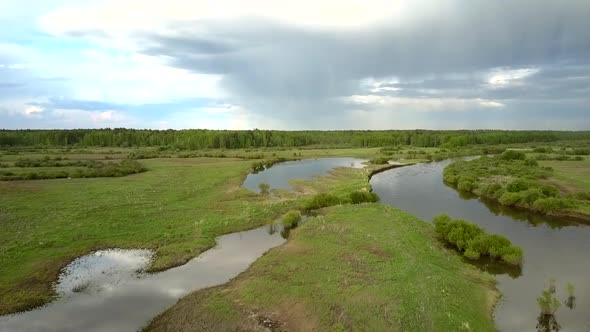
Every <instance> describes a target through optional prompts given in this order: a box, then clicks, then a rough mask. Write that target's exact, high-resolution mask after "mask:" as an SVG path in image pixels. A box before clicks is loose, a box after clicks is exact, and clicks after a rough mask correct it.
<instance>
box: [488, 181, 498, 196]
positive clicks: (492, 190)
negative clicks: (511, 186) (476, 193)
mask: <svg viewBox="0 0 590 332" xmlns="http://www.w3.org/2000/svg"><path fill="white" fill-rule="evenodd" d="M500 189H502V185H501V184H499V183H497V182H495V183H491V184H489V185H488V186H487V187H486V189H485V192H484V194H485V195H486V196H489V197H496V193H497V192H498V190H500Z"/></svg>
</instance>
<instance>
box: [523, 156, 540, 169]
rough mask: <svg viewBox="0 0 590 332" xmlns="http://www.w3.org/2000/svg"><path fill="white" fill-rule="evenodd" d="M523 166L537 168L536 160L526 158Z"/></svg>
mask: <svg viewBox="0 0 590 332" xmlns="http://www.w3.org/2000/svg"><path fill="white" fill-rule="evenodd" d="M524 164H525V165H527V166H532V167H535V166H539V162H538V161H537V159H534V158H527V159H526V160H525V161H524Z"/></svg>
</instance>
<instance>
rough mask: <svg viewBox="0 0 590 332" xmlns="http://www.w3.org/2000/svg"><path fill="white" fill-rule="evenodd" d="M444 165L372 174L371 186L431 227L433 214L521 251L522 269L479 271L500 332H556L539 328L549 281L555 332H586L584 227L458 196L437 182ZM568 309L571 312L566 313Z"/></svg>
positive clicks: (588, 288) (588, 287)
mask: <svg viewBox="0 0 590 332" xmlns="http://www.w3.org/2000/svg"><path fill="white" fill-rule="evenodd" d="M449 163H450V161H444V162H436V163H429V164H418V165H413V166H407V167H402V168H397V169H392V170H389V171H386V172H383V173H379V174H376V175H375V176H374V177H373V178H372V180H371V185H372V187H373V191H374V192H375V193H377V194H378V195H379V197H380V198H381V202H382V203H385V204H389V205H391V206H393V207H396V208H399V209H402V210H405V211H408V212H410V213H412V214H414V215H416V216H418V217H420V218H422V219H424V220H427V221H431V220H432V219H433V218H434V217H435V216H436V215H438V214H439V213H446V214H448V215H450V216H451V217H453V218H461V219H465V220H469V221H472V222H474V223H477V224H478V225H480V226H481V227H483V228H484V229H485V230H486V231H487V232H489V233H498V234H502V235H504V236H506V237H507V238H509V239H510V240H511V241H512V242H513V243H514V244H516V245H518V246H521V247H522V248H523V250H524V253H525V257H524V265H523V267H522V269H505V268H502V266H497V265H495V264H493V263H492V262H485V261H482V262H480V263H481V264H480V267H481V268H483V269H484V270H486V271H488V272H489V273H492V274H496V279H497V281H498V289H499V290H500V291H501V292H502V294H503V299H502V300H501V301H500V303H499V304H498V306H497V308H496V312H495V317H496V325H497V327H498V328H499V329H500V331H515V332H516V331H519V332H521V331H556V330H555V329H552V328H548V326H546V325H539V326H538V322H537V318H538V317H539V307H538V305H537V298H538V297H539V295H540V294H541V291H542V290H543V289H546V288H548V287H549V283H550V279H551V278H554V279H555V285H556V294H555V296H556V297H557V298H558V299H559V300H560V302H561V307H560V308H559V310H558V311H557V314H556V320H557V323H558V324H559V325H560V327H561V329H560V331H562V332H565V331H590V255H589V253H590V227H588V225H582V224H577V223H574V222H568V221H566V220H555V219H551V218H546V217H544V216H540V215H535V214H531V213H527V212H523V211H518V210H511V209H506V208H504V207H500V206H498V205H497V204H493V203H490V202H485V201H482V200H479V199H478V198H477V197H474V196H472V195H464V194H460V193H459V192H457V191H456V190H454V189H452V188H450V187H448V186H446V185H445V184H444V183H443V180H442V173H443V170H444V168H445V167H446V166H447V165H448V164H449ZM567 283H571V284H573V285H574V286H575V291H574V294H575V303H567V299H568V295H567V291H566V285H567ZM570 307H571V308H570Z"/></svg>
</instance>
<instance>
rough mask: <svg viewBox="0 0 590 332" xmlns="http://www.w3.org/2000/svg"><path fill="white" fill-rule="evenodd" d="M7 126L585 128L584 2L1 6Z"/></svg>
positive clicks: (309, 0)
mask: <svg viewBox="0 0 590 332" xmlns="http://www.w3.org/2000/svg"><path fill="white" fill-rule="evenodd" d="M0 26H2V29H0V128H103V127H134V128H154V129H165V128H208V129H252V128H264V129H408V128H427V129H457V128H501V129H573V130H580V129H590V2H589V1H588V0H571V1H570V0H563V1H555V0H551V1H545V0H514V1H488V0H486V1H479V0H463V1H458V0H430V1H424V0H407V1H406V0H404V1H396V0H389V1H385V0H383V1H381V0H375V1H367V0H338V1H332V0H326V1H318V0H298V1H276V0H274V1H273V0H249V1H244V0H215V1H213V0H210V1H199V0H153V1H150V0H52V1H46V0H27V1H22V0H18V1H15V0H2V1H0Z"/></svg>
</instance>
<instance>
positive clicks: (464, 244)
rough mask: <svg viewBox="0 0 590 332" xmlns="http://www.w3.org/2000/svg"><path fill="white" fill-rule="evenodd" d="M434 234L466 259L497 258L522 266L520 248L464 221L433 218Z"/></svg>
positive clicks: (505, 239)
mask: <svg viewBox="0 0 590 332" xmlns="http://www.w3.org/2000/svg"><path fill="white" fill-rule="evenodd" d="M434 226H435V231H436V234H437V235H438V236H439V237H440V238H441V239H443V240H445V241H446V242H448V243H450V244H452V245H453V246H455V248H457V249H458V250H459V251H460V252H461V253H463V255H464V256H465V257H466V258H467V259H471V260H477V259H479V258H480V257H481V256H489V257H491V258H499V259H501V260H502V261H503V262H505V263H508V264H512V265H521V264H522V256H523V252H522V248H520V247H517V246H514V245H512V244H511V243H510V240H508V239H507V238H505V237H503V236H501V235H497V234H486V233H485V231H484V230H483V229H482V228H481V227H479V226H477V225H476V224H473V223H470V222H467V221H465V220H461V219H456V220H453V219H451V217H449V216H448V215H446V214H441V215H438V216H437V217H436V218H434Z"/></svg>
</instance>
